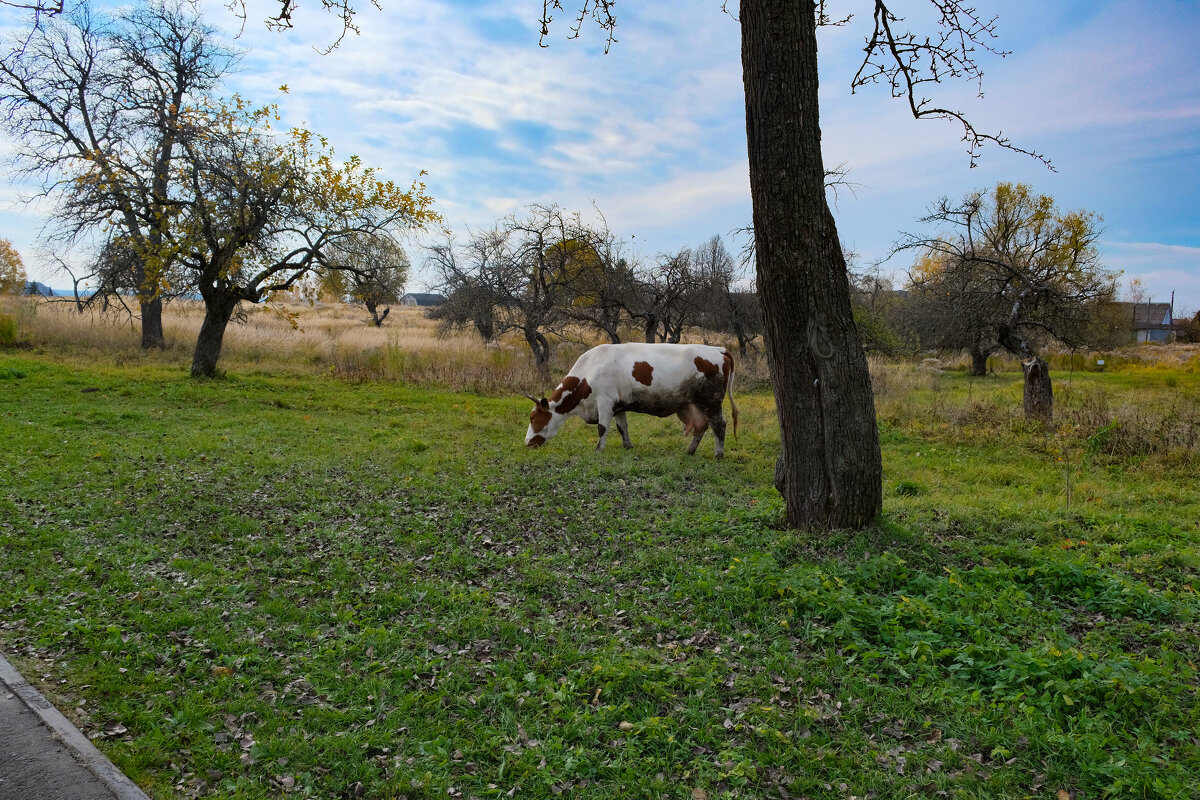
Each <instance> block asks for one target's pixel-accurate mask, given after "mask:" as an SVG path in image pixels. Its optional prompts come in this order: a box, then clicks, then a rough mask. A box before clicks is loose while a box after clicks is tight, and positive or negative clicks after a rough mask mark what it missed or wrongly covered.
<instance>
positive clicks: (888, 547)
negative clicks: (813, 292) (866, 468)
mask: <svg viewBox="0 0 1200 800" xmlns="http://www.w3.org/2000/svg"><path fill="white" fill-rule="evenodd" d="M1065 377H1066V376H1060V375H1058V374H1056V376H1055V378H1056V379H1057V380H1061V379H1063V378H1065ZM989 380H990V381H991V383H986V384H984V383H968V382H967V381H966V379H965V378H963V377H961V376H949V377H946V378H945V379H944V380H943V382H941V383H939V384H938V386H936V387H934V388H933V389H932V390H931V389H929V388H928V387H925V388H922V389H920V390H914V391H913V394H912V397H913V399H912V400H911V401H909V400H905V401H904V402H911V403H912V404H913V408H916V409H923V408H936V407H937V405H938V404H939V403H940V404H942V405H943V407H953V408H960V407H961V408H962V409H963V411H962V414H958V415H953V414H951V415H942V416H938V415H936V414H934V415H923V414H917V413H913V414H907V415H906V414H904V413H901V412H902V410H903V408H902V406H903V403H900V401H895V402H893V403H892V404H891V406H889V407H890V408H892V412H894V413H892V414H891V416H889V415H888V414H884V413H883V412H882V411H881V419H882V420H883V424H882V441H883V448H884V463H885V468H886V475H885V492H886V500H885V512H886V513H885V517H884V519H883V520H882V521H881V522H880V524H879V525H878V526H877V527H875V528H874V529H872V530H869V531H867V532H865V533H857V534H850V533H840V532H835V533H832V534H796V533H789V532H783V531H781V530H779V529H778V528H777V527H776V526H777V523H778V521H779V520H780V518H781V514H782V508H781V505H780V502H779V499H778V496H777V495H776V493H775V491H774V489H773V488H772V486H771V477H772V471H773V466H774V456H775V452H776V448H777V433H776V429H775V419H774V410H773V405H772V401H771V398H770V396H769V395H766V394H742V395H739V398H738V400H739V402H738V405H739V408H740V410H741V424H740V438H739V439H737V440H736V441H733V440H731V441H730V443H729V450H728V456H727V458H726V459H725V460H724V461H723V462H717V461H715V460H714V459H713V457H712V442H711V440H710V439H709V440H706V441H705V442H704V444H703V445H702V447H701V449H700V452H699V454H698V455H697V456H696V457H694V458H688V457H687V456H685V455H684V454H683V449H684V447H685V445H686V440H685V439H684V438H683V437H682V436H681V435H680V433H679V426H678V424H676V423H675V422H674V421H665V420H663V421H660V420H656V419H651V418H648V417H643V416H637V415H634V416H631V422H630V427H631V436H632V438H633V440H634V449H633V450H632V451H624V450H622V449H621V448H620V447H619V446H618V447H610V448H609V449H608V451H606V452H604V453H596V452H595V451H594V450H593V449H592V445H593V444H594V440H595V430H594V428H586V427H585V426H584V425H582V424H581V423H579V422H578V421H572V422H569V423H568V425H567V426H566V428H565V430H564V432H563V433H562V434H560V435H559V436H558V437H557V438H556V439H554V440H553V441H552V442H550V443H549V444H548V445H547V446H546V447H544V448H542V449H540V450H529V451H527V450H526V449H525V448H523V447H522V446H521V442H522V437H523V434H524V431H525V426H526V423H527V415H528V410H529V409H528V403H527V402H526V401H523V400H520V399H516V398H507V397H484V396H477V395H470V394H455V393H450V392H448V391H441V390H436V389H429V388H414V387H408V386H401V385H396V384H390V383H379V382H374V383H358V384H356V383H347V382H344V381H338V380H334V379H331V378H328V377H321V376H312V375H303V374H299V373H297V374H294V375H289V374H286V373H280V372H278V371H273V372H272V373H271V374H257V373H243V374H238V375H236V376H232V377H229V378H226V379H222V380H216V381H193V380H190V379H188V378H186V377H185V376H184V375H183V374H182V372H181V371H180V370H178V369H174V368H169V367H165V366H154V365H150V366H127V367H112V366H104V365H101V364H93V365H85V364H82V363H61V362H58V361H56V360H54V359H53V358H52V357H50V356H46V355H38V354H33V353H8V354H4V353H0V649H3V651H4V652H5V654H6V655H7V656H8V657H9V658H10V660H12V661H13V662H14V664H15V665H16V666H17V667H18V668H20V669H21V670H22V671H23V672H24V673H25V674H26V676H27V677H29V678H30V679H31V680H32V681H33V682H35V683H38V684H39V688H41V689H42V690H43V691H44V692H45V693H46V694H48V695H49V696H50V697H51V698H52V699H54V700H56V701H57V702H58V704H59V705H60V707H63V708H64V710H65V711H66V712H67V713H68V715H69V716H71V717H73V718H74V719H75V720H76V722H77V723H78V724H79V725H80V726H81V728H82V729H83V730H84V731H85V732H86V733H88V734H89V735H90V736H92V737H93V738H95V739H96V740H97V744H98V745H99V746H100V747H101V749H103V750H104V751H105V752H106V753H107V754H108V755H109V757H110V758H112V759H113V760H114V761H115V762H116V763H117V765H118V766H119V767H120V768H122V769H123V770H125V771H126V772H127V773H128V774H129V775H130V776H131V777H132V778H133V779H134V780H136V781H137V782H138V783H139V784H141V785H142V786H143V787H144V788H145V789H146V790H147V791H148V792H149V793H150V794H151V795H152V796H154V797H156V798H167V797H191V796H217V797H230V798H260V797H280V796H282V795H284V794H287V795H288V796H296V797H320V798H340V797H380V798H384V797H388V798H393V797H395V798H398V797H407V798H432V797H464V798H467V797H479V798H486V797H527V798H540V797H553V796H556V795H562V796H570V797H594V798H613V797H672V798H691V799H692V800H702V799H703V798H717V797H770V798H774V797H780V798H789V797H796V798H800V797H807V798H846V799H848V798H851V797H855V798H866V797H876V798H905V797H913V798H926V797H961V798H1023V797H1045V798H1055V799H1056V800H1057V798H1063V797H1069V798H1102V797H1170V798H1194V797H1195V796H1196V791H1197V788H1196V787H1197V786H1200V740H1198V738H1197V737H1198V735H1200V734H1198V733H1197V731H1198V729H1200V705H1198V702H1197V674H1198V673H1197V659H1198V658H1200V601H1198V599H1197V593H1196V589H1197V573H1198V571H1200V525H1198V522H1197V520H1200V480H1198V479H1197V477H1196V475H1197V471H1198V463H1197V461H1196V459H1195V458H1194V457H1191V456H1178V455H1172V454H1170V453H1166V454H1156V453H1152V452H1151V453H1141V454H1135V455H1128V456H1121V457H1117V456H1116V455H1113V454H1112V453H1110V452H1108V450H1107V444H1106V443H1107V442H1108V441H1109V440H1108V439H1107V438H1105V439H1103V440H1102V441H1100V442H1099V444H1096V441H1097V440H1096V439H1095V437H1096V436H1097V435H1098V434H1097V433H1096V432H1095V431H1082V432H1078V431H1066V430H1058V429H1055V430H1052V431H1035V430H1032V429H1024V428H1022V427H1021V426H1019V425H1014V424H1009V423H1007V422H1006V423H1005V424H997V423H996V421H995V414H996V413H997V412H996V409H997V408H1001V407H1007V405H1009V404H1014V405H1015V404H1016V403H1017V402H1019V392H1020V390H1019V382H1018V379H1017V377H1016V376H1013V375H1006V376H1001V377H1000V378H993V379H989ZM1070 380H1071V390H1072V391H1073V392H1076V393H1077V394H1078V395H1079V396H1085V394H1086V393H1085V392H1083V389H1084V387H1085V386H1091V387H1096V388H1094V389H1093V390H1090V391H1092V395H1091V396H1092V397H1093V399H1094V398H1095V397H1096V396H1100V395H1099V394H1097V393H1101V394H1103V393H1108V394H1112V395H1114V396H1116V395H1121V396H1126V395H1136V396H1139V397H1149V396H1152V395H1153V391H1156V390H1157V389H1155V387H1158V389H1162V390H1163V391H1166V388H1167V387H1169V388H1170V391H1171V392H1172V393H1173V394H1172V396H1177V395H1179V394H1180V393H1183V394H1184V396H1188V397H1193V398H1194V397H1196V396H1198V395H1200V385H1198V384H1197V376H1196V375H1193V374H1183V375H1180V376H1178V377H1172V380H1173V381H1174V383H1168V384H1163V380H1164V379H1163V377H1162V376H1161V375H1148V376H1145V377H1144V382H1145V384H1144V385H1143V383H1140V382H1139V381H1141V380H1142V379H1140V378H1137V379H1135V378H1131V377H1128V376H1114V375H1099V374H1097V375H1084V374H1079V375H1074V376H1071V378H1070ZM1151 382H1153V386H1151ZM984 386H986V387H989V388H987V389H986V391H985V389H984V388H983V387H984ZM1014 387H1015V389H1014ZM1077 387H1078V388H1077ZM1061 391H1062V390H1061V389H1060V392H1061ZM1192 392H1196V393H1197V394H1188V393H1192ZM968 393H970V395H971V396H970V397H969V398H968V397H967V394H968ZM985 394H986V397H987V398H992V399H989V400H988V401H987V402H989V403H992V405H991V406H989V407H983V406H979V405H978V404H979V402H980V398H981V397H982V396H984V395H985ZM1105 396H1107V395H1105ZM898 403H899V404H898ZM977 406H978V407H977ZM973 409H974V410H973ZM989 409H990V410H989ZM971 414H975V416H971ZM948 419H952V420H953V421H952V422H946V421H944V420H948ZM1110 433H1111V432H1110ZM1089 443H1090V444H1089ZM1093 445H1094V446H1093Z"/></svg>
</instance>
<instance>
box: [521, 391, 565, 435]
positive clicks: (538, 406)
mask: <svg viewBox="0 0 1200 800" xmlns="http://www.w3.org/2000/svg"><path fill="white" fill-rule="evenodd" d="M525 396H526V397H528V398H529V399H530V400H532V401H533V411H531V412H529V430H527V431H525V446H526V447H541V446H542V445H543V444H545V443H546V440H547V439H552V438H554V434H556V433H558V429H559V428H561V427H562V424H563V419H564V417H563V415H562V414H555V413H554V412H553V411H551V410H550V401H549V400H547V399H546V398H544V397H542V398H537V397H534V396H533V395H529V394H527V395H525Z"/></svg>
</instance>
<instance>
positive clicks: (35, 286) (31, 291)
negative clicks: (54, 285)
mask: <svg viewBox="0 0 1200 800" xmlns="http://www.w3.org/2000/svg"><path fill="white" fill-rule="evenodd" d="M21 294H25V295H36V296H38V297H54V290H53V289H51V288H50V287H49V286H47V285H46V284H44V283H38V282H37V281H25V288H24V289H23V290H22V291H21Z"/></svg>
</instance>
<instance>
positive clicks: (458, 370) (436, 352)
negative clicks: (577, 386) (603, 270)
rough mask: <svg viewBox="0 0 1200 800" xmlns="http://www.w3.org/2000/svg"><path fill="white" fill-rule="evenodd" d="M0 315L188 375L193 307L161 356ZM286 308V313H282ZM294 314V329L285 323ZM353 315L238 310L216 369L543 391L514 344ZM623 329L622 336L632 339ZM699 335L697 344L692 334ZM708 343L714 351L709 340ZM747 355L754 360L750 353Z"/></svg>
mask: <svg viewBox="0 0 1200 800" xmlns="http://www.w3.org/2000/svg"><path fill="white" fill-rule="evenodd" d="M0 303H3V304H4V305H0V315H4V316H7V317H8V318H10V319H13V320H15V322H16V329H17V333H16V335H17V337H18V338H20V339H21V340H22V341H24V342H26V343H27V344H29V345H32V346H33V347H36V348H39V349H42V350H45V351H47V352H52V353H54V354H55V355H56V356H57V357H60V358H63V357H65V358H76V359H82V360H84V361H88V362H91V361H94V360H97V359H99V360H100V361H101V362H103V363H110V364H114V365H118V366H124V365H149V364H162V365H176V366H178V367H180V368H188V367H190V364H191V357H192V348H193V347H194V345H195V342H196V334H197V332H198V331H199V330H200V322H201V320H202V319H203V306H202V304H200V303H199V302H189V301H176V302H172V303H170V304H168V306H167V309H166V311H165V312H164V316H163V327H164V331H165V334H166V338H167V349H166V350H165V351H161V352H158V351H151V352H147V351H144V350H142V348H141V346H140V341H141V340H140V338H139V336H140V334H139V332H138V328H137V327H136V323H133V322H131V321H130V320H129V318H128V315H125V314H115V313H114V314H100V313H98V312H96V313H93V312H87V313H84V314H79V313H77V312H76V311H75V307H74V305H73V304H71V303H66V302H49V303H47V302H40V303H35V302H33V301H26V300H22V301H17V302H14V301H13V300H12V299H7V300H5V299H2V298H0ZM281 310H285V311H286V312H287V314H284V313H280V311H281ZM289 315H294V318H295V320H296V322H297V327H293V326H292V324H291V323H290V322H289V320H288V316H289ZM369 319H370V315H369V314H367V312H366V311H364V310H363V309H362V308H361V307H357V306H352V305H348V304H344V303H318V304H317V305H308V304H306V303H286V304H282V305H280V306H255V307H249V308H246V309H245V312H244V314H243V316H242V317H241V319H240V321H238V322H233V323H231V324H230V325H229V328H228V330H227V332H226V334H225V345H224V348H223V350H222V354H221V364H220V366H221V368H222V369H223V370H225V371H227V372H238V371H254V372H263V371H266V372H271V371H278V370H285V371H293V372H295V371H299V372H309V373H330V374H333V375H335V376H337V377H339V378H345V379H347V380H389V381H404V382H407V383H414V384H419V385H429V386H445V387H454V388H458V389H465V390H468V391H474V392H480V393H485V394H489V393H490V394H495V393H502V392H512V391H514V390H515V391H517V393H518V394H520V393H524V392H531V393H532V392H541V391H543V390H548V389H549V388H551V387H549V386H545V385H544V384H545V380H544V379H542V378H540V377H539V376H538V374H537V370H536V369H534V367H533V363H532V360H531V359H530V357H529V349H528V346H527V345H526V344H525V342H524V341H522V340H521V339H520V338H518V337H507V338H505V339H503V340H501V341H500V342H498V343H495V344H493V345H491V346H487V347H485V346H483V344H482V342H481V340H480V338H479V337H478V336H476V335H475V334H474V333H473V332H463V333H452V334H450V335H448V336H439V335H438V334H437V324H436V323H435V322H433V321H432V320H429V319H427V318H426V317H425V314H424V310H423V309H419V308H406V307H402V306H393V307H392V311H391V314H390V315H389V316H388V318H387V320H386V322H385V323H384V325H383V327H382V328H376V327H374V326H372V325H369V324H368V322H369ZM633 333H634V332H633V331H630V335H631V336H632V335H633ZM696 334H697V336H703V334H701V333H700V332H696ZM599 343H600V340H599V339H597V338H595V335H594V334H590V333H585V332H582V331H580V332H576V333H573V334H572V335H571V337H570V339H569V340H560V341H559V342H558V343H557V345H556V347H555V351H554V355H553V359H552V363H551V373H552V375H554V376H555V377H556V378H557V377H559V376H561V375H562V374H564V373H565V372H566V370H568V369H569V368H570V367H571V364H573V363H574V361H575V359H576V358H577V357H578V356H579V354H580V353H582V352H583V351H584V350H586V349H587V348H588V347H590V346H592V345H594V344H599ZM713 343H721V344H724V343H725V342H721V341H719V340H717V339H714V340H713ZM754 355H755V356H756V355H757V354H754ZM738 372H739V382H743V381H744V382H747V385H757V386H761V385H765V382H766V381H767V371H766V366H765V363H763V361H762V359H761V358H758V357H752V358H750V359H749V360H748V361H746V362H745V363H739V365H738Z"/></svg>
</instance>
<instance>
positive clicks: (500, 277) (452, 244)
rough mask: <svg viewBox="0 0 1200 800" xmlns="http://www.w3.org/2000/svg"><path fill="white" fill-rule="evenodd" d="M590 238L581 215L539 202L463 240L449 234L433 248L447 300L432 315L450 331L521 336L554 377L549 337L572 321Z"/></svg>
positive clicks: (540, 366)
mask: <svg viewBox="0 0 1200 800" xmlns="http://www.w3.org/2000/svg"><path fill="white" fill-rule="evenodd" d="M592 236H593V234H592V232H591V231H589V230H588V228H587V226H585V225H584V224H583V222H582V221H581V219H580V216H579V215H578V214H567V213H566V212H564V211H563V210H562V209H560V208H559V207H558V206H544V205H533V206H530V208H529V210H528V212H527V214H526V215H525V216H524V217H517V216H515V215H514V216H509V217H506V218H504V219H503V220H501V221H500V222H499V223H498V224H497V225H496V227H494V228H493V229H492V230H490V231H485V232H483V233H478V234H474V235H472V236H471V237H470V239H469V240H468V241H467V242H465V243H463V244H459V243H457V242H456V241H455V240H454V239H453V237H450V238H448V239H447V240H446V242H444V243H440V244H437V245H434V246H432V247H430V248H429V250H428V259H429V264H430V266H432V268H433V269H434V271H435V272H436V273H437V274H438V276H439V278H440V288H441V291H442V293H443V294H445V295H446V296H447V300H448V302H447V303H446V304H445V306H440V307H438V308H437V309H435V310H434V311H433V312H432V313H431V316H432V317H434V318H436V319H440V320H441V321H442V322H443V324H444V325H445V326H446V327H448V328H461V327H466V326H467V325H473V326H474V327H475V329H476V330H478V331H479V332H480V334H481V335H483V336H484V338H485V339H487V338H490V337H489V336H488V334H490V335H491V336H500V335H503V334H505V333H508V332H515V333H519V334H520V335H521V338H522V339H524V340H525V343H526V344H527V345H528V346H529V351H530V353H531V354H532V355H533V362H534V364H535V365H536V367H537V369H538V371H539V372H541V373H543V374H548V373H549V370H550V366H549V365H550V351H551V340H552V339H555V338H561V337H562V335H563V333H564V331H565V329H566V326H567V325H568V324H569V323H570V321H571V315H570V314H569V313H568V309H569V307H570V301H571V298H572V297H574V296H577V295H576V294H575V293H574V292H573V291H572V289H571V288H570V281H571V279H572V276H573V275H575V273H576V272H578V270H579V266H580V261H579V257H580V243H581V242H587V241H590V240H591V238H592ZM485 331H486V332H487V333H485Z"/></svg>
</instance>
